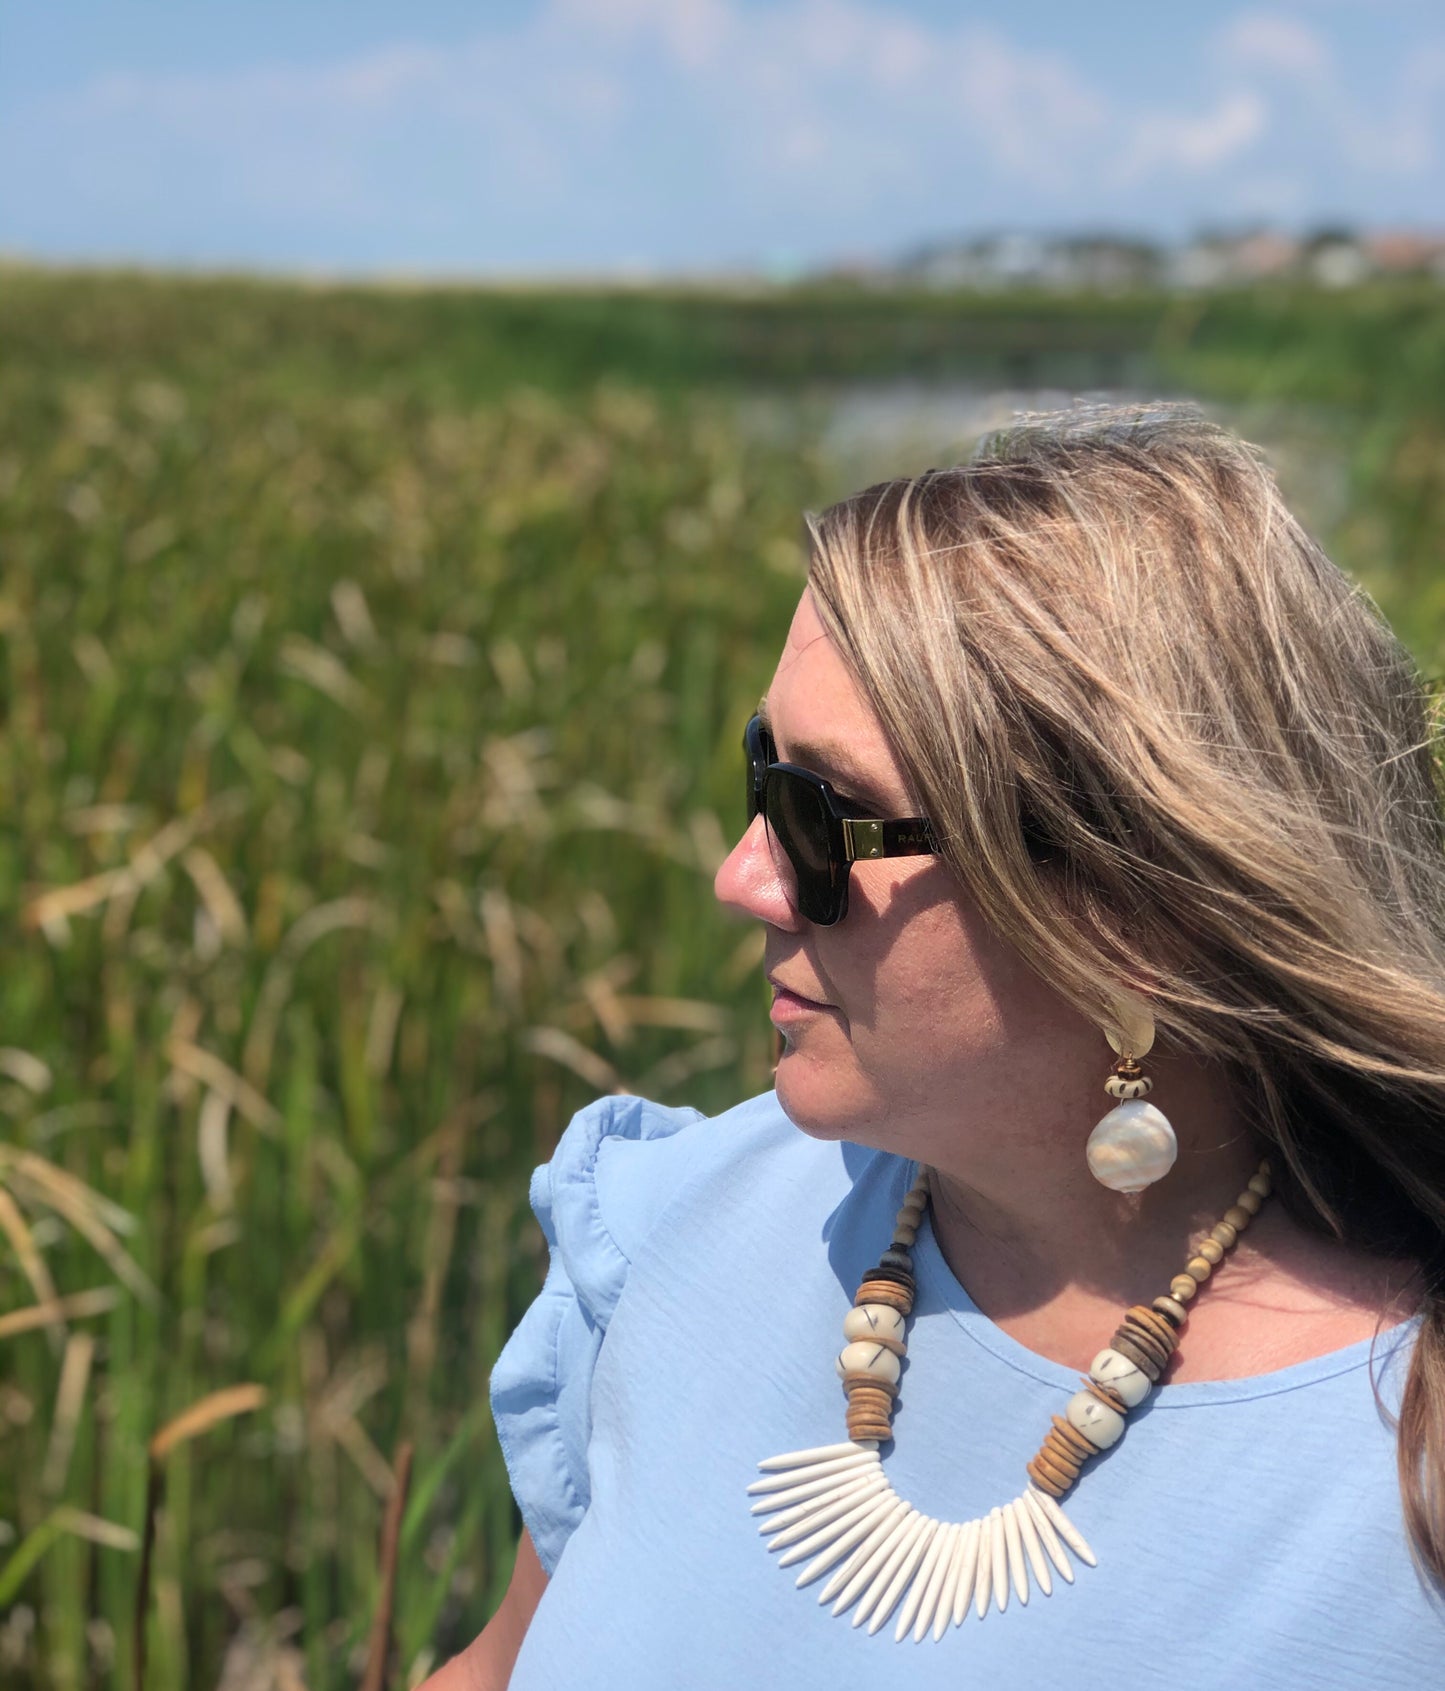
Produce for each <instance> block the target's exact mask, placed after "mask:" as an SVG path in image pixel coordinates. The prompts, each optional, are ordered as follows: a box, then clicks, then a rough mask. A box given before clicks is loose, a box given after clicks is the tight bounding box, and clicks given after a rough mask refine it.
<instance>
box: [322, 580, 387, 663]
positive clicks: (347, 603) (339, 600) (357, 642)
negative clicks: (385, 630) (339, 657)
mask: <svg viewBox="0 0 1445 1691" xmlns="http://www.w3.org/2000/svg"><path fill="white" fill-rule="evenodd" d="M331 609H332V611H333V612H334V613H335V616H336V622H337V626H338V627H339V628H340V629H341V633H342V637H343V638H344V639H345V641H346V643H347V645H348V646H352V647H355V649H356V650H357V651H359V652H369V651H371V650H372V649H373V648H374V647H375V646H376V645H377V644H378V641H377V637H376V624H375V623H374V622H373V621H372V620H371V607H370V606H369V605H368V604H367V602H366V595H365V594H364V593H363V592H362V591H361V588H360V587H359V586H358V584H357V583H356V582H354V581H338V582H336V583H335V585H334V586H333V587H332V589H331Z"/></svg>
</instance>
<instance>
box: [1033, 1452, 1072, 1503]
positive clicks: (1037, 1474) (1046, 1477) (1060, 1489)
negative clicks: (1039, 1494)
mask: <svg viewBox="0 0 1445 1691" xmlns="http://www.w3.org/2000/svg"><path fill="white" fill-rule="evenodd" d="M1026 1472H1027V1474H1028V1476H1029V1478H1030V1479H1031V1480H1032V1481H1033V1482H1034V1484H1035V1485H1036V1486H1037V1487H1038V1488H1039V1490H1040V1491H1046V1492H1047V1493H1048V1494H1049V1496H1050V1497H1063V1496H1064V1494H1065V1493H1066V1492H1067V1491H1068V1489H1069V1488H1068V1486H1066V1485H1065V1484H1064V1483H1063V1481H1062V1480H1056V1479H1054V1478H1053V1476H1052V1475H1051V1474H1047V1473H1045V1471H1044V1469H1043V1467H1042V1466H1041V1464H1040V1462H1039V1459H1038V1457H1037V1456H1036V1457H1034V1459H1033V1461H1032V1462H1030V1463H1029V1465H1028V1468H1027V1470H1026Z"/></svg>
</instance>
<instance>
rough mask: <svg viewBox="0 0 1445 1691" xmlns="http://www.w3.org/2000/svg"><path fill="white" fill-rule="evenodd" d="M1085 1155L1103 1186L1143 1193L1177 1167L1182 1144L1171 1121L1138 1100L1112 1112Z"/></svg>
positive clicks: (1094, 1133) (1096, 1178) (1097, 1130)
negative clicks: (1175, 1163)
mask: <svg viewBox="0 0 1445 1691" xmlns="http://www.w3.org/2000/svg"><path fill="white" fill-rule="evenodd" d="M1085 1154H1086V1156H1087V1157H1088V1159H1089V1170H1090V1172H1091V1173H1092V1174H1093V1176H1094V1178H1095V1180H1097V1181H1099V1182H1100V1184H1101V1185H1104V1186H1107V1187H1109V1188H1110V1190H1111V1191H1114V1192H1142V1191H1143V1190H1144V1188H1145V1187H1146V1186H1152V1185H1153V1183H1154V1182H1155V1181H1156V1180H1160V1179H1162V1178H1163V1177H1164V1176H1165V1175H1166V1174H1168V1172H1169V1170H1170V1169H1171V1168H1173V1167H1174V1159H1175V1158H1176V1157H1177V1156H1178V1155H1179V1141H1178V1140H1177V1139H1176V1138H1175V1137H1174V1129H1173V1128H1172V1127H1171V1126H1170V1125H1169V1118H1168V1117H1167V1116H1166V1115H1164V1113H1163V1112H1162V1111H1160V1110H1157V1109H1156V1108H1155V1107H1154V1105H1153V1104H1146V1103H1144V1102H1143V1100H1142V1099H1137V1098H1136V1099H1132V1100H1131V1101H1130V1102H1129V1103H1127V1104H1120V1105H1118V1106H1117V1107H1116V1108H1115V1109H1112V1110H1110V1111H1109V1113H1108V1115H1106V1116H1105V1117H1104V1119H1103V1120H1102V1121H1101V1122H1100V1123H1099V1125H1098V1126H1097V1127H1096V1128H1095V1129H1094V1131H1093V1132H1092V1133H1091V1134H1090V1135H1089V1143H1088V1145H1087V1147H1086V1150H1085Z"/></svg>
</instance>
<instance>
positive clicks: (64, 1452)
mask: <svg viewBox="0 0 1445 1691" xmlns="http://www.w3.org/2000/svg"><path fill="white" fill-rule="evenodd" d="M94 1359H95V1335H94V1334H93V1333H72V1334H71V1335H70V1342H69V1343H68V1344H67V1345H66V1347H65V1359H64V1361H63V1362H62V1363H61V1365H60V1384H59V1385H58V1386H57V1387H56V1391H55V1414H54V1416H53V1418H52V1420H51V1423H50V1443H49V1445H48V1446H47V1447H46V1451H45V1466H44V1467H43V1468H42V1469H41V1471H40V1490H41V1492H42V1494H43V1495H44V1496H47V1497H59V1495H60V1494H61V1492H63V1491H64V1490H65V1480H66V1476H67V1475H68V1474H69V1472H70V1457H71V1452H72V1451H73V1450H74V1449H75V1434H76V1429H77V1428H78V1427H79V1426H80V1415H81V1411H82V1410H83V1409H84V1408H85V1392H86V1387H87V1386H89V1384H90V1365H91V1363H92V1362H93V1361H94Z"/></svg>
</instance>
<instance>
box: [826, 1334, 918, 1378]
mask: <svg viewBox="0 0 1445 1691" xmlns="http://www.w3.org/2000/svg"><path fill="white" fill-rule="evenodd" d="M837 1369H838V1378H839V1379H840V1380H841V1379H842V1378H843V1376H844V1375H845V1374H871V1375H872V1376H873V1378H874V1379H875V1380H882V1381H883V1383H884V1384H885V1385H889V1386H896V1385H897V1384H898V1376H899V1374H900V1373H902V1368H901V1367H900V1365H899V1361H898V1358H897V1357H896V1356H895V1355H894V1354H893V1352H892V1351H891V1350H889V1349H888V1347H887V1345H880V1344H878V1343H877V1342H876V1341H873V1340H868V1339H860V1340H858V1341H857V1342H856V1343H855V1344H851V1345H844V1346H843V1348H842V1350H840V1351H839V1352H838V1362H837Z"/></svg>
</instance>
